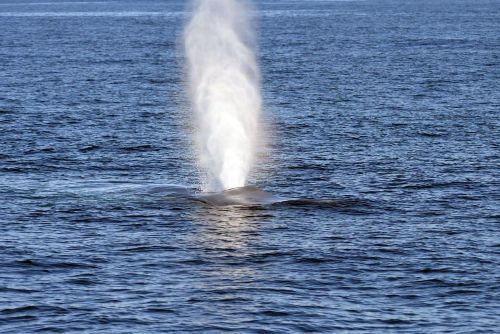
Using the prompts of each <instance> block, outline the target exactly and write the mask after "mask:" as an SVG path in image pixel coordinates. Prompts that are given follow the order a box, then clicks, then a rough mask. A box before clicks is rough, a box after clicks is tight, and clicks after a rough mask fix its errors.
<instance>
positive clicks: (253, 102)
mask: <svg viewBox="0 0 500 334" xmlns="http://www.w3.org/2000/svg"><path fill="white" fill-rule="evenodd" d="M249 12H250V11H249V7H248V5H247V4H246V3H245V2H243V1H236V0H195V1H194V11H193V16H192V18H191V20H190V21H189V23H188V25H187V26H186V29H185V32H184V46H185V53H186V58H187V62H188V64H187V65H188V74H189V87H190V92H189V95H190V99H191V103H192V107H193V110H194V112H195V115H196V117H195V119H196V122H197V124H196V125H197V126H196V128H197V138H196V142H197V146H198V151H199V163H200V165H201V168H202V170H204V172H205V174H206V180H204V183H205V185H204V187H205V190H207V191H220V190H224V189H231V188H236V187H243V186H245V184H246V181H247V177H248V173H249V171H250V168H251V166H252V163H253V161H254V155H255V153H254V152H255V149H256V143H257V138H258V133H259V116H260V112H261V96H260V75H259V68H258V65H257V61H256V58H255V53H254V50H255V41H254V30H253V28H252V25H251V22H250V18H249Z"/></svg>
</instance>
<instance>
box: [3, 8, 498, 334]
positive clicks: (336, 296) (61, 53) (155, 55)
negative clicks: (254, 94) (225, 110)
mask: <svg viewBox="0 0 500 334" xmlns="http://www.w3.org/2000/svg"><path fill="white" fill-rule="evenodd" d="M257 17H258V20H259V26H260V30H259V38H260V51H259V54H260V57H261V65H262V72H263V91H264V96H265V111H266V115H267V119H268V120H267V124H269V133H270V134H271V135H270V136H269V137H270V140H269V142H270V145H269V146H270V152H269V153H268V154H263V157H262V162H261V164H260V165H259V169H258V170H257V171H256V172H255V175H254V177H253V181H252V183H253V184H256V185H257V186H258V187H260V188H261V189H265V190H266V191H269V192H271V193H274V194H276V196H282V197H286V198H290V197H293V198H299V200H296V201H289V202H286V203H275V204H272V203H271V204H269V203H268V204H266V205H260V206H259V205H257V206H256V205H250V206H240V207H234V206H229V207H217V206H211V205H209V204H206V203H203V202H201V201H198V200H197V198H196V196H197V195H195V190H196V188H197V186H198V180H197V176H196V175H197V171H196V168H195V165H194V160H195V158H194V157H193V155H192V154H191V151H190V150H189V147H190V131H191V128H190V127H189V125H188V121H187V118H188V115H189V112H188V110H187V107H186V101H185V98H184V95H183V88H182V87H183V86H182V73H181V72H182V71H181V64H182V59H181V56H180V54H179V52H178V36H179V34H180V32H181V30H182V24H183V22H184V20H185V18H186V12H184V4H183V2H182V1H165V2H160V1H140V2H139V1H135V2H133V1H130V2H126V1H114V2H111V1H110V2H108V1H101V2H95V3H92V2H75V3H71V2H61V3H56V2H51V1H46V2H45V3H43V4H33V3H29V4H22V3H21V2H19V1H10V2H9V3H8V2H7V1H6V0H2V1H1V2H0V266H1V267H0V332H1V333H35V332H46V333H57V332H61V333H170V332H196V333H198V332H213V333H218V332H225V331H228V332H250V333H295V332H297V333H298V332H328V333H332V332H339V331H343V330H345V331H349V332H365V333H374V332H380V333H386V332H405V333H430V332H460V333H488V332H489V333H493V332H495V331H497V330H498V327H499V326H500V319H499V311H498V310H499V308H500V270H499V264H500V260H499V259H500V239H499V238H500V233H499V226H500V225H499V222H500V210H499V208H500V206H499V200H500V194H499V187H500V181H499V176H500V175H499V170H500V158H499V149H500V139H499V138H500V135H499V126H500V119H499V110H500V89H499V81H500V61H499V56H500V33H499V32H500V3H499V2H498V1H485V0H478V1H472V0H471V1H459V0H456V1H449V0H443V1H431V0H428V1H377V0H374V1H282V2H280V1H270V0H266V1H261V2H260V3H259V4H258V12H257ZM306 199H309V200H306Z"/></svg>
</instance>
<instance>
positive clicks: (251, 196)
mask: <svg viewBox="0 0 500 334" xmlns="http://www.w3.org/2000/svg"><path fill="white" fill-rule="evenodd" d="M195 199H196V200H198V201H200V202H203V203H206V204H209V205H215V206H227V205H244V206H252V205H270V204H274V203H277V202H280V201H283V199H282V198H280V197H279V196H276V195H274V194H272V193H270V192H267V191H265V190H262V189H259V188H257V187H255V186H245V187H239V188H232V189H228V190H224V191H221V192H209V193H199V194H198V195H197V196H196V197H195Z"/></svg>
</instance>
